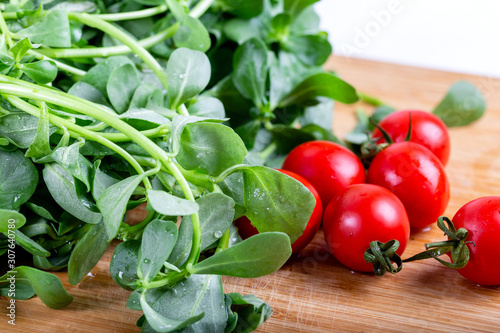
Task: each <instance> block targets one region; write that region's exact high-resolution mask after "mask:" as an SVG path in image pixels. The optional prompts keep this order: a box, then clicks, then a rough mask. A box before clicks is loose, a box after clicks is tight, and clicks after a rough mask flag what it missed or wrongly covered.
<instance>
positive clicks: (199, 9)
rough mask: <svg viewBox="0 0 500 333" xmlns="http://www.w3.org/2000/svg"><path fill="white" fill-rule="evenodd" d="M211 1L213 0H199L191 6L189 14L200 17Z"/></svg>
mask: <svg viewBox="0 0 500 333" xmlns="http://www.w3.org/2000/svg"><path fill="white" fill-rule="evenodd" d="M213 2H214V0H201V1H200V2H198V3H197V4H196V6H194V7H193V9H191V11H190V12H189V15H190V16H192V17H196V18H199V17H201V15H203V14H204V13H205V12H206V11H207V10H208V8H210V6H211V5H212V3H213Z"/></svg>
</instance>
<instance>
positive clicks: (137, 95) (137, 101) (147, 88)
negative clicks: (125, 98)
mask: <svg viewBox="0 0 500 333" xmlns="http://www.w3.org/2000/svg"><path fill="white" fill-rule="evenodd" d="M146 82H148V81H146V79H143V80H142V82H141V84H140V85H139V86H138V87H137V89H136V90H135V91H134V95H133V96H132V100H131V101H130V106H129V108H148V107H147V105H148V101H149V100H150V99H151V98H153V96H154V95H155V94H160V95H162V92H161V90H160V89H158V87H157V86H156V85H153V84H149V83H146ZM162 99H163V95H162ZM160 104H161V105H163V100H162V101H161V102H160Z"/></svg>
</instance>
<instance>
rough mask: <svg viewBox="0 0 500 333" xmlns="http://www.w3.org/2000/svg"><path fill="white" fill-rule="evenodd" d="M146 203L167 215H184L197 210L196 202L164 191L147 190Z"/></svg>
mask: <svg viewBox="0 0 500 333" xmlns="http://www.w3.org/2000/svg"><path fill="white" fill-rule="evenodd" d="M148 203H149V204H150V205H151V207H152V208H153V209H154V210H155V211H156V212H158V213H160V214H162V215H167V216H184V215H191V214H194V213H197V212H198V209H199V207H198V204H197V203H196V202H193V201H190V200H186V199H182V198H179V197H177V196H175V195H172V194H169V193H167V192H165V191H156V190H148Z"/></svg>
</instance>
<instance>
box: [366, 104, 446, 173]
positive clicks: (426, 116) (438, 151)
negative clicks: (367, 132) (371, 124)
mask: <svg viewBox="0 0 500 333" xmlns="http://www.w3.org/2000/svg"><path fill="white" fill-rule="evenodd" d="M410 114H411V137H410V141H411V142H415V143H418V144H421V145H422V146H424V147H425V148H427V149H429V150H430V151H431V152H432V153H433V154H434V155H436V156H437V158H439V160H440V161H441V163H443V165H446V163H447V162H448V158H449V157H450V136H449V135H448V128H447V127H446V125H445V123H444V122H443V121H442V120H441V119H439V118H438V117H437V116H435V115H434V114H432V113H429V112H424V111H418V110H404V111H398V112H394V113H391V114H389V115H388V116H387V117H385V118H384V119H382V121H381V122H380V123H379V125H380V127H382V129H384V130H385V131H386V132H387V133H388V134H389V136H390V137H391V138H392V140H393V141H394V142H403V141H405V138H406V135H407V133H408V128H409V126H410ZM372 136H373V138H380V140H379V141H378V143H382V142H385V140H384V138H383V137H382V133H381V132H380V131H379V130H378V129H375V130H374V131H373V134H372Z"/></svg>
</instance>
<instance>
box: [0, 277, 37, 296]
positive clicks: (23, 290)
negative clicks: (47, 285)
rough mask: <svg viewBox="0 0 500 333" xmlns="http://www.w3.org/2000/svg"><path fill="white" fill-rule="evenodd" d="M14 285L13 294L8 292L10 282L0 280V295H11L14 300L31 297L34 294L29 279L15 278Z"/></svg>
mask: <svg viewBox="0 0 500 333" xmlns="http://www.w3.org/2000/svg"><path fill="white" fill-rule="evenodd" d="M3 277H5V278H7V277H9V276H8V274H6V275H4V276H3ZM15 285H16V294H15V295H13V294H12V293H11V292H10V282H7V283H3V282H0V295H2V296H4V297H11V298H13V299H16V300H25V299H30V298H31V297H33V296H35V291H34V290H33V288H31V283H30V281H29V280H16V282H15ZM9 294H10V296H9Z"/></svg>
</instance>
